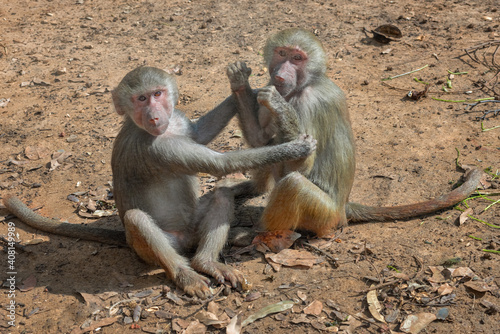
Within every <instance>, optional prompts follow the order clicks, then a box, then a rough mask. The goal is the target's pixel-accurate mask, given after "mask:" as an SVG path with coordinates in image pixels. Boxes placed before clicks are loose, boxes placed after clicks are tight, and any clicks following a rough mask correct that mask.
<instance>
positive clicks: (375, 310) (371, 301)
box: [366, 290, 385, 323]
mask: <svg viewBox="0 0 500 334" xmlns="http://www.w3.org/2000/svg"><path fill="white" fill-rule="evenodd" d="M366 301H367V302H368V310H369V311H370V313H371V315H372V316H373V317H374V318H375V319H376V320H378V321H380V322H383V323H385V319H384V317H383V316H382V314H380V311H381V310H382V306H381V305H380V302H379V301H378V298H377V290H370V291H368V293H367V294H366Z"/></svg>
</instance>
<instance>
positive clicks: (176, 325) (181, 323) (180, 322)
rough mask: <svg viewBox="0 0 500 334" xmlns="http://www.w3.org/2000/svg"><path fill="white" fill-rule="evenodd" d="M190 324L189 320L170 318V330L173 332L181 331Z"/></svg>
mask: <svg viewBox="0 0 500 334" xmlns="http://www.w3.org/2000/svg"><path fill="white" fill-rule="evenodd" d="M189 324H191V321H189V320H185V319H181V318H174V319H173V320H172V330H173V331H175V332H181V331H183V330H184V329H185V328H187V327H188V326H189Z"/></svg>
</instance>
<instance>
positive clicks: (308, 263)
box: [265, 249, 324, 271]
mask: <svg viewBox="0 0 500 334" xmlns="http://www.w3.org/2000/svg"><path fill="white" fill-rule="evenodd" d="M265 258H266V260H267V262H268V263H269V264H270V265H271V266H272V267H273V269H274V270H276V271H279V270H280V268H281V266H282V265H283V266H287V267H302V268H305V269H309V268H312V266H313V265H315V264H318V263H321V262H323V261H324V259H323V258H321V257H319V256H317V255H314V254H312V253H310V252H308V251H304V250H296V249H283V250H282V251H281V252H279V253H278V254H265Z"/></svg>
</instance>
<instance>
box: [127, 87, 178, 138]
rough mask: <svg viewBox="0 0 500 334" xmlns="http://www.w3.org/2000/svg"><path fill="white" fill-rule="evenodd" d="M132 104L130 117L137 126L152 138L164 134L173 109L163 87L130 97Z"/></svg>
mask: <svg viewBox="0 0 500 334" xmlns="http://www.w3.org/2000/svg"><path fill="white" fill-rule="evenodd" d="M132 103H133V105H134V111H133V115H131V116H132V118H133V120H134V122H135V123H136V124H137V126H139V127H141V128H143V129H144V130H146V131H147V132H149V133H150V134H152V135H153V136H159V135H162V134H163V133H165V131H166V130H167V128H168V124H169V120H170V116H172V112H173V108H174V107H173V103H171V101H170V97H169V94H168V91H167V90H166V89H165V87H160V88H157V89H152V90H151V91H148V92H146V93H143V94H140V95H135V96H132Z"/></svg>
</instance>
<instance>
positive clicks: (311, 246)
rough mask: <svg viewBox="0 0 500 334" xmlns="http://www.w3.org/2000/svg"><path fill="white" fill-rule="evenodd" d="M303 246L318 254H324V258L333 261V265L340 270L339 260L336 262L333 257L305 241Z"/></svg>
mask: <svg viewBox="0 0 500 334" xmlns="http://www.w3.org/2000/svg"><path fill="white" fill-rule="evenodd" d="M302 244H303V245H304V246H307V247H310V248H312V249H314V250H315V251H317V252H319V253H321V254H323V255H324V256H326V257H327V258H328V259H329V260H330V261H332V262H333V264H334V265H335V267H337V268H338V266H339V265H338V263H337V260H336V259H335V258H334V257H333V256H331V255H330V254H328V253H326V252H325V251H324V250H322V249H319V248H318V247H316V246H313V245H311V244H310V243H308V242H306V241H303V242H302Z"/></svg>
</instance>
